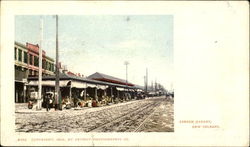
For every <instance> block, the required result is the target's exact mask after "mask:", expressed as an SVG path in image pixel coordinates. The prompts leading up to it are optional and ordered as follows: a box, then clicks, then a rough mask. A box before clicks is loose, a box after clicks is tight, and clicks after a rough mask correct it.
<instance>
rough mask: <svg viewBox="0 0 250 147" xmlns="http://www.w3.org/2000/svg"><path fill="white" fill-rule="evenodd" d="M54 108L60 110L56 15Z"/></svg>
mask: <svg viewBox="0 0 250 147" xmlns="http://www.w3.org/2000/svg"><path fill="white" fill-rule="evenodd" d="M55 90H56V95H55V96H56V107H57V109H59V110H61V95H60V86H59V54H58V15H56V87H55Z"/></svg>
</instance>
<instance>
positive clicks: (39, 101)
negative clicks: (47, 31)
mask: <svg viewBox="0 0 250 147" xmlns="http://www.w3.org/2000/svg"><path fill="white" fill-rule="evenodd" d="M42 42H43V18H42V16H41V18H40V46H39V72H38V100H37V110H41V109H42V58H43V56H42V53H43V52H42Z"/></svg>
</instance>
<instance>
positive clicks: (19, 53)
mask: <svg viewBox="0 0 250 147" xmlns="http://www.w3.org/2000/svg"><path fill="white" fill-rule="evenodd" d="M18 61H21V62H22V50H20V49H18Z"/></svg>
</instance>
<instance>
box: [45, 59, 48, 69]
mask: <svg viewBox="0 0 250 147" xmlns="http://www.w3.org/2000/svg"><path fill="white" fill-rule="evenodd" d="M48 66H49V64H48V61H46V66H45V67H46V70H48Z"/></svg>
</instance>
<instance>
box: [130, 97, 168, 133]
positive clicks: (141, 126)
mask: <svg viewBox="0 0 250 147" xmlns="http://www.w3.org/2000/svg"><path fill="white" fill-rule="evenodd" d="M169 103H170V104H171V103H172V104H173V100H168V101H167V103H166V104H169ZM159 109H160V107H156V109H155V110H154V111H153V112H152V113H151V114H150V115H148V116H147V117H146V118H145V119H144V120H143V121H142V122H141V124H140V125H139V126H138V127H137V128H136V129H135V130H134V131H133V132H140V130H141V129H142V128H143V127H145V126H144V125H145V124H147V123H148V121H149V119H151V117H152V116H153V115H154V114H155V112H157V111H158V110H159Z"/></svg>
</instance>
